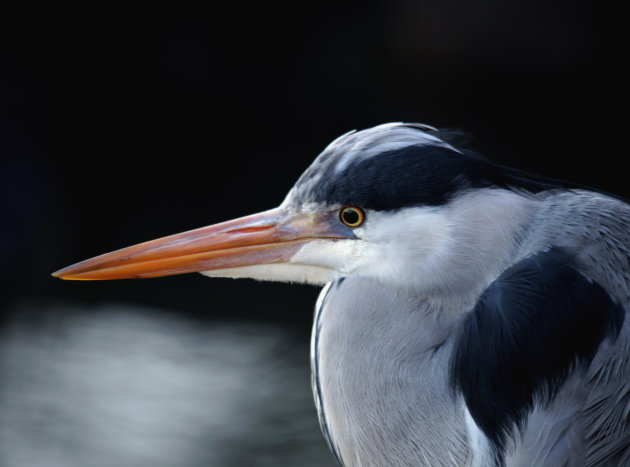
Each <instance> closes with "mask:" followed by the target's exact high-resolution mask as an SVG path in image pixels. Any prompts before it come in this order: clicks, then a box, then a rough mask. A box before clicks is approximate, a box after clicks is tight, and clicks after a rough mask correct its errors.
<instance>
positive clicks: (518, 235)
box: [56, 123, 630, 467]
mask: <svg viewBox="0 0 630 467" xmlns="http://www.w3.org/2000/svg"><path fill="white" fill-rule="evenodd" d="M453 136H457V135H453V134H449V133H448V132H443V131H437V130H435V129H433V128H432V127H427V126H423V125H415V124H400V123H390V124H385V125H380V126H377V127H374V128H370V129H368V130H364V131H361V132H350V133H347V134H345V135H343V136H342V137H340V138H338V139H337V140H335V141H333V142H332V143H331V144H330V145H329V146H328V147H327V148H326V149H325V150H324V151H323V152H322V153H321V154H320V156H319V157H318V158H317V159H315V161H314V162H313V164H312V165H311V166H310V167H309V168H308V169H307V170H306V171H305V172H304V174H303V175H302V177H300V179H299V180H298V181H297V183H296V184H295V186H294V187H293V188H292V189H291V191H290V192H289V194H288V195H287V197H286V199H285V200H284V202H283V203H282V204H281V205H280V206H279V207H278V208H277V209H273V210H270V211H266V212H264V213H260V214H256V215H252V216H247V217H244V218H241V219H236V220H233V221H228V222H225V223H221V224H216V225H214V226H209V227H205V228H202V229H197V230H194V231H190V232H184V233H182V234H177V235H174V236H170V237H165V238H163V239H158V240H154V241H152V242H147V243H143V244H140V245H136V246H133V247H129V248H127V249H123V250H119V251H117V252H112V253H109V254H106V255H102V256H99V257H96V258H93V259H90V260H87V261H84V262H81V263H78V264H76V265H74V266H70V267H68V268H65V269H63V270H61V271H58V272H57V273H56V275H58V276H60V277H64V278H70V279H112V278H128V277H153V276H159V275H168V274H176V273H183V272H191V271H200V272H202V273H204V274H206V275H208V276H218V277H235V278H236V277H251V278H256V279H262V280H283V281H294V282H306V283H311V284H320V285H323V284H326V283H328V285H327V286H326V287H325V288H324V290H323V291H322V293H321V295H320V299H319V300H318V304H317V307H316V314H315V320H314V327H313V337H312V344H311V350H312V370H313V391H314V394H315V402H316V405H317V409H318V412H319V415H320V421H321V426H322V430H323V432H324V435H325V436H326V438H327V439H328V442H329V444H330V447H331V449H332V451H333V453H334V455H335V457H336V458H337V460H338V461H339V462H340V463H343V464H345V465H347V466H368V465H370V466H371V465H378V466H381V465H392V466H418V465H427V466H432V467H433V466H440V465H448V466H452V465H463V466H483V467H485V466H506V467H516V466H528V467H530V466H565V465H567V466H617V465H628V464H629V463H630V322H629V321H630V320H629V319H628V310H629V309H630V264H629V254H628V246H629V244H630V205H629V204H628V203H627V202H626V201H625V200H623V199H620V198H617V197H614V196H612V195H607V194H604V193H601V192H598V191H597V190H592V189H588V188H585V187H581V186H579V185H576V184H573V183H569V182H563V181H559V180H553V179H548V178H544V177H541V176H537V175H532V174H528V173H525V172H523V171H520V170H517V169H514V168H510V167H505V166H501V165H497V164H494V163H492V162H490V161H488V160H486V159H484V158H482V157H481V156H479V155H477V154H475V153H474V152H472V151H470V150H469V149H467V148H465V147H461V146H460V145H459V144H458V143H457V141H456V140H457V138H455V137H453ZM348 212H351V213H352V214H351V215H350V216H349V217H347V218H346V217H345V215H346V213H348Z"/></svg>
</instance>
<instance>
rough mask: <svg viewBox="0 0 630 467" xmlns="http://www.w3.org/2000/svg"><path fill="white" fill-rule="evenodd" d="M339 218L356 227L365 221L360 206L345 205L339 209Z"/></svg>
mask: <svg viewBox="0 0 630 467" xmlns="http://www.w3.org/2000/svg"><path fill="white" fill-rule="evenodd" d="M339 219H340V220H341V222H343V223H344V224H345V225H347V226H348V227H358V226H360V225H361V224H363V222H364V221H365V213H364V212H363V210H362V209H361V208H357V207H354V206H346V207H345V208H343V209H341V211H339Z"/></svg>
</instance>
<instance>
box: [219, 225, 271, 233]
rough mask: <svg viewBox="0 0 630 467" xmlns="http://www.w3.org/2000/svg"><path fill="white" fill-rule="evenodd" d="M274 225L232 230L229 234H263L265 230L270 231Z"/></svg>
mask: <svg viewBox="0 0 630 467" xmlns="http://www.w3.org/2000/svg"><path fill="white" fill-rule="evenodd" d="M272 227H274V226H273V225H261V226H257V227H243V228H242V229H234V230H230V231H229V232H228V233H254V232H262V231H264V230H269V229H271V228H272Z"/></svg>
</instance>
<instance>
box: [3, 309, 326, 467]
mask: <svg viewBox="0 0 630 467" xmlns="http://www.w3.org/2000/svg"><path fill="white" fill-rule="evenodd" d="M0 332H1V334H0V378H1V380H0V465H1V466H3V467H26V466H29V467H31V466H37V467H75V466H76V467H109V466H117V467H126V466H129V467H131V466H133V467H142V466H152V467H162V466H164V467H166V466H182V467H187V466H190V467H195V466H240V465H243V466H272V465H273V466H277V465H295V466H316V465H317V466H320V465H333V462H332V458H331V456H330V454H329V453H328V450H327V448H326V446H325V443H324V441H323V438H322V435H321V433H320V430H319V427H318V425H317V417H316V414H315V409H314V406H313V401H312V396H311V393H310V381H309V378H310V376H309V368H308V367H309V364H308V343H307V342H296V341H297V339H295V338H294V337H293V336H291V335H290V333H287V332H286V331H285V330H283V329H281V328H279V327H275V326H271V325H270V326H261V325H258V324H243V323H218V324H217V323H207V322H199V321H194V320H192V319H189V318H186V317H182V316H179V315H177V314H176V313H170V312H168V311H164V310H157V309H149V308H141V307H136V306H131V305H126V304H113V303H112V304H103V305H99V306H90V307H84V306H79V305H72V304H63V303H59V302H56V303H48V302H46V301H21V302H18V303H16V304H14V305H13V306H12V307H11V309H10V310H9V312H8V313H6V314H5V322H4V325H3V327H2V328H1V329H0Z"/></svg>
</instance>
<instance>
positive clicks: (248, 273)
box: [201, 263, 336, 285]
mask: <svg viewBox="0 0 630 467" xmlns="http://www.w3.org/2000/svg"><path fill="white" fill-rule="evenodd" d="M201 274H203V275H204V276H208V277H229V278H232V279H239V278H246V279H256V280H261V281H279V282H297V283H302V284H313V285H323V284H325V283H326V282H329V281H331V280H333V279H335V277H336V274H335V271H333V270H331V269H326V268H321V267H318V266H308V265H304V264H287V263H276V264H257V265H254V266H242V267H238V268H226V269H217V270H214V271H203V272H202V273H201Z"/></svg>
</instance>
